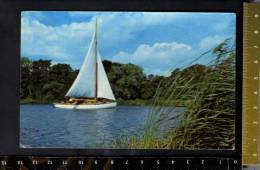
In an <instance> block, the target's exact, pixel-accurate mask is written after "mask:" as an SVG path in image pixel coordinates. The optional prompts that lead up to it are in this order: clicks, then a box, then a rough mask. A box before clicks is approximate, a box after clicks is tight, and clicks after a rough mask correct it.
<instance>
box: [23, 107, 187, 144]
mask: <svg viewBox="0 0 260 170" xmlns="http://www.w3.org/2000/svg"><path fill="white" fill-rule="evenodd" d="M171 110H172V109H171ZM183 110H184V109H183V108H177V109H174V112H173V113H171V114H173V115H174V114H176V113H177V112H183ZM20 114H21V115H20V118H21V120H20V128H21V129H20V143H21V145H22V146H23V147H52V148H108V147H109V144H111V141H113V140H115V139H117V138H118V137H120V136H121V135H122V134H124V135H126V136H129V135H131V134H137V135H138V134H141V133H142V131H143V127H144V126H145V124H146V122H147V120H148V119H149V107H144V106H117V107H116V108H113V109H100V110H66V109H57V108H54V107H53V106H52V105H21V106H20ZM164 124H167V123H164ZM171 124H172V122H171ZM168 125H169V123H168ZM167 128H170V126H168V127H167ZM160 133H161V132H160Z"/></svg>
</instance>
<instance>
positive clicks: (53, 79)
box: [20, 57, 163, 105]
mask: <svg viewBox="0 0 260 170" xmlns="http://www.w3.org/2000/svg"><path fill="white" fill-rule="evenodd" d="M103 65H104V68H105V70H106V72H107V75H108V79H109V82H110V84H111V87H112V90H113V92H114V94H115V96H116V98H117V99H120V101H121V102H119V103H124V104H135V105H143V104H144V103H146V104H148V102H147V101H149V100H150V99H152V98H153V95H154V93H155V91H156V88H157V86H158V84H159V82H160V81H161V80H162V79H163V76H154V75H149V76H146V75H145V74H144V72H143V69H142V68H141V67H139V66H137V65H134V64H131V63H128V64H120V63H113V62H111V61H108V60H104V61H103ZM78 71H79V70H73V69H72V68H71V67H70V65H69V64H61V63H58V64H54V65H51V61H50V60H38V61H30V60H29V59H28V58H26V57H22V58H21V90H20V92H21V100H22V101H23V102H24V101H28V102H29V103H30V101H31V100H25V99H26V98H28V97H29V98H31V99H33V100H34V101H35V100H37V101H38V102H39V103H41V102H43V103H46V102H49V103H51V102H54V101H59V100H62V99H63V97H64V96H65V94H66V92H67V91H68V89H69V88H70V86H71V85H72V83H73V81H74V80H75V78H76V76H77V74H78ZM143 100H147V101H145V102H140V101H143ZM122 101H126V102H122ZM127 101H128V102H127Z"/></svg>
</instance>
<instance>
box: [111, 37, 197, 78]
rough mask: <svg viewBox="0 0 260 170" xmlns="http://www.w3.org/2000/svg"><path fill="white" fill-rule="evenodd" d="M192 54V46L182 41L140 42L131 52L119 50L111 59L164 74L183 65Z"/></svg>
mask: <svg viewBox="0 0 260 170" xmlns="http://www.w3.org/2000/svg"><path fill="white" fill-rule="evenodd" d="M191 55H192V47H191V46H189V45H187V44H182V43H176V42H171V43H165V42H162V43H155V44H153V45H151V46H150V45H147V44H141V45H140V46H138V47H137V48H136V50H135V51H134V52H133V53H126V52H122V51H121V52H119V53H118V54H117V55H115V56H114V57H113V61H117V62H123V63H129V62H131V63H133V64H137V65H139V66H142V67H144V71H145V72H146V73H148V74H164V75H166V74H167V73H168V72H169V71H171V70H173V69H174V68H177V67H181V66H184V65H185V64H186V63H187V62H189V60H190V57H191Z"/></svg>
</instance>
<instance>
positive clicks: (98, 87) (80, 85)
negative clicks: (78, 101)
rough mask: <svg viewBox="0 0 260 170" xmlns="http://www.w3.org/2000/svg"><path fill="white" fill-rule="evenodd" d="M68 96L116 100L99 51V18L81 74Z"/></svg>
mask: <svg viewBox="0 0 260 170" xmlns="http://www.w3.org/2000/svg"><path fill="white" fill-rule="evenodd" d="M66 96H68V97H88V98H95V99H97V98H106V99H110V100H115V96H114V94H113V91H112V89H111V86H110V84H109V81H108V78H107V75H106V72H105V69H104V66H103V64H102V60H101V57H100V54H99V52H98V39H97V20H96V30H95V32H94V34H93V37H92V40H91V43H90V46H89V49H88V52H87V54H86V56H85V59H84V61H83V64H82V66H81V68H80V71H79V74H78V76H77V78H76V79H75V81H74V82H73V84H72V86H71V87H70V89H69V90H68V92H67V94H66Z"/></svg>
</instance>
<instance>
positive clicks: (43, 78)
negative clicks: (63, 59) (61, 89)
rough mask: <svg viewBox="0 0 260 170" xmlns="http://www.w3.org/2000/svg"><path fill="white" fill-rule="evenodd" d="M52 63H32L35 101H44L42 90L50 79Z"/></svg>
mask: <svg viewBox="0 0 260 170" xmlns="http://www.w3.org/2000/svg"><path fill="white" fill-rule="evenodd" d="M50 65H51V61H50V60H38V61H33V62H32V83H33V97H34V98H35V99H40V100H41V99H42V97H43V96H42V88H43V86H44V84H45V83H47V82H48V79H49V70H50Z"/></svg>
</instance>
